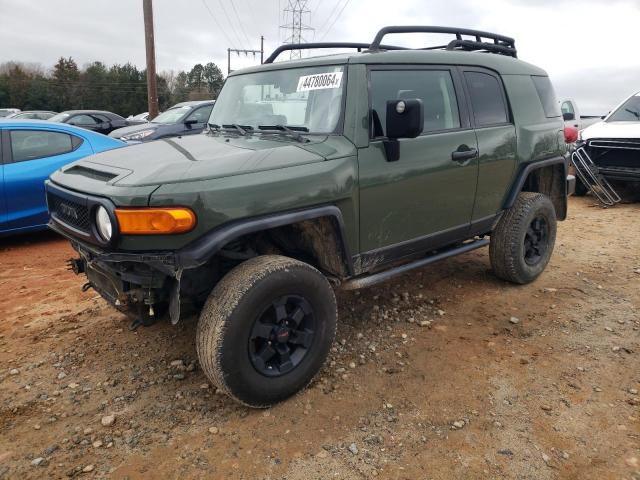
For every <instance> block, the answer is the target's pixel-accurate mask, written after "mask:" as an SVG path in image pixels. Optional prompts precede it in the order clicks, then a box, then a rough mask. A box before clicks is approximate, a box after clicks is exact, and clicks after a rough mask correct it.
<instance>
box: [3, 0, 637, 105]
mask: <svg viewBox="0 0 640 480" xmlns="http://www.w3.org/2000/svg"><path fill="white" fill-rule="evenodd" d="M287 3H288V0H180V1H177V0H155V1H154V14H155V34H156V58H157V68H158V70H159V71H162V70H180V69H189V68H191V66H193V65H194V64H195V63H206V62H209V61H214V62H215V63H217V64H218V65H219V66H220V68H221V69H222V70H223V71H224V72H225V73H226V69H227V47H229V46H230V47H235V48H245V49H259V46H260V35H264V36H265V50H266V51H267V55H268V53H270V52H271V51H272V50H273V48H275V46H277V45H278V44H279V43H280V42H281V41H283V40H284V39H285V38H286V36H287V33H286V32H285V31H283V30H281V29H279V28H278V26H279V25H281V24H284V23H287V21H290V19H286V18H285V17H284V16H283V13H282V10H283V9H284V8H285V6H286V4H287ZM307 3H308V7H309V10H310V13H309V14H308V15H306V16H305V22H306V23H307V24H308V25H309V26H310V27H313V28H314V29H315V30H313V31H307V32H305V35H306V39H307V40H314V39H315V40H316V41H319V40H324V41H363V42H369V41H371V40H372V39H373V37H374V35H375V33H376V31H377V30H378V29H379V28H380V27H382V26H384V25H415V24H420V25H446V26H457V27H466V28H475V29H480V30H487V31H492V32H496V33H502V34H505V35H508V36H512V37H514V38H515V39H516V46H517V47H518V54H519V57H520V58H521V59H523V60H525V61H528V62H531V63H534V64H536V65H538V66H540V67H542V68H544V69H546V70H547V71H548V72H549V75H550V76H551V79H552V80H553V82H554V84H555V86H556V90H557V92H558V96H559V97H574V98H576V99H577V101H578V102H579V105H580V106H581V109H582V111H583V112H585V113H588V114H602V113H606V112H607V111H609V110H610V109H611V108H612V107H613V106H615V104H617V103H618V102H619V101H621V100H622V99H623V98H624V97H626V96H628V95H629V94H631V93H633V92H636V91H638V90H640V53H639V49H638V43H639V42H638V37H639V34H638V31H639V30H640V0H483V1H481V2H480V1H477V0H448V1H446V2H443V1H432V2H429V1H427V0H396V1H389V0H309V1H308V2H307ZM207 7H208V8H207ZM427 40H430V41H432V42H433V41H434V39H427V38H425V37H420V36H413V37H411V39H410V40H409V41H410V42H412V44H413V45H419V44H420V41H422V42H425V41H427ZM393 41H394V42H395V43H400V39H398V38H397V37H396V38H393ZM60 56H72V57H73V58H74V59H76V61H77V62H78V63H79V64H80V65H83V64H85V63H88V62H90V61H94V60H100V61H102V62H104V63H107V64H113V63H126V62H131V63H134V64H136V65H138V66H140V67H144V64H145V57H144V35H143V22H142V0H46V1H45V0H0V62H4V61H8V60H17V61H23V62H36V63H40V64H42V65H43V66H44V67H45V68H50V67H51V66H52V65H53V64H54V63H55V61H56V60H57V58H58V57H60ZM253 62H254V59H253V57H251V56H250V57H249V58H244V57H243V56H241V57H238V56H235V55H234V56H233V57H232V68H234V69H236V68H240V67H242V66H246V65H250V64H251V63H253Z"/></svg>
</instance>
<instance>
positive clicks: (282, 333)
mask: <svg viewBox="0 0 640 480" xmlns="http://www.w3.org/2000/svg"><path fill="white" fill-rule="evenodd" d="M289 335H290V332H289V329H288V328H285V327H280V328H278V330H276V340H277V341H278V343H287V342H288V341H289Z"/></svg>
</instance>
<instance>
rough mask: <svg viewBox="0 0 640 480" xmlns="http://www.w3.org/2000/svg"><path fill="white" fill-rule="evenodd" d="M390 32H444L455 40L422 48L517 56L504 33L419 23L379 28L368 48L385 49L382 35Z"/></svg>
mask: <svg viewBox="0 0 640 480" xmlns="http://www.w3.org/2000/svg"><path fill="white" fill-rule="evenodd" d="M390 33H444V34H451V35H455V36H456V38H455V40H452V41H451V42H449V43H448V44H447V45H441V46H436V47H426V48H424V49H423V50H436V49H442V48H444V49H445V50H467V51H485V52H490V53H498V54H501V55H508V56H510V57H515V58H517V56H518V52H517V50H516V41H515V40H514V39H513V38H511V37H505V36H504V35H498V34H496V33H489V32H482V31H480V30H470V29H468V28H453V27H432V26H421V25H415V26H397V27H384V28H381V29H380V31H378V33H377V34H376V37H375V38H374V39H373V42H371V45H370V46H369V50H370V51H372V52H375V51H378V50H385V48H384V47H383V46H382V45H381V44H380V43H381V42H382V39H383V38H384V36H385V35H388V34H390ZM463 35H465V36H469V37H474V40H468V39H464V38H462V36H463ZM484 39H488V40H490V42H486V41H484Z"/></svg>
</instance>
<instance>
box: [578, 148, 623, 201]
mask: <svg viewBox="0 0 640 480" xmlns="http://www.w3.org/2000/svg"><path fill="white" fill-rule="evenodd" d="M571 163H573V166H574V167H575V169H576V173H577V174H578V178H579V179H580V181H581V182H582V183H583V184H584V185H585V186H586V187H587V188H589V190H591V193H593V195H594V196H595V197H596V198H597V199H598V201H599V202H600V204H601V205H604V206H605V207H612V206H614V205H615V204H616V203H618V202H620V200H621V199H620V195H618V192H616V191H615V190H614V189H613V187H612V186H611V184H610V183H609V182H608V180H607V179H606V178H604V177H603V176H602V175H601V174H600V170H599V169H598V166H597V165H596V164H595V163H594V162H593V160H591V157H590V156H589V154H588V153H587V151H586V150H585V148H584V146H583V145H579V146H576V148H575V149H574V151H573V152H572V153H571Z"/></svg>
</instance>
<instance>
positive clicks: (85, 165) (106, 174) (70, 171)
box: [62, 160, 132, 183]
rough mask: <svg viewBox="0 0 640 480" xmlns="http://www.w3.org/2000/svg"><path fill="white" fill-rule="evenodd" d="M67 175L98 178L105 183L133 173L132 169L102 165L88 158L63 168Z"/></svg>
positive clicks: (113, 181)
mask: <svg viewBox="0 0 640 480" xmlns="http://www.w3.org/2000/svg"><path fill="white" fill-rule="evenodd" d="M62 171H63V172H64V173H65V174H66V175H78V176H80V177H84V178H90V179H91V180H97V181H99V182H104V183H115V182H116V181H118V180H120V179H121V178H124V177H126V176H127V175H129V174H131V173H132V172H131V170H128V169H124V168H117V167H112V166H110V165H102V164H99V163H93V162H89V161H87V160H84V161H82V162H81V163H72V164H71V165H69V166H68V167H66V168H62Z"/></svg>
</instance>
